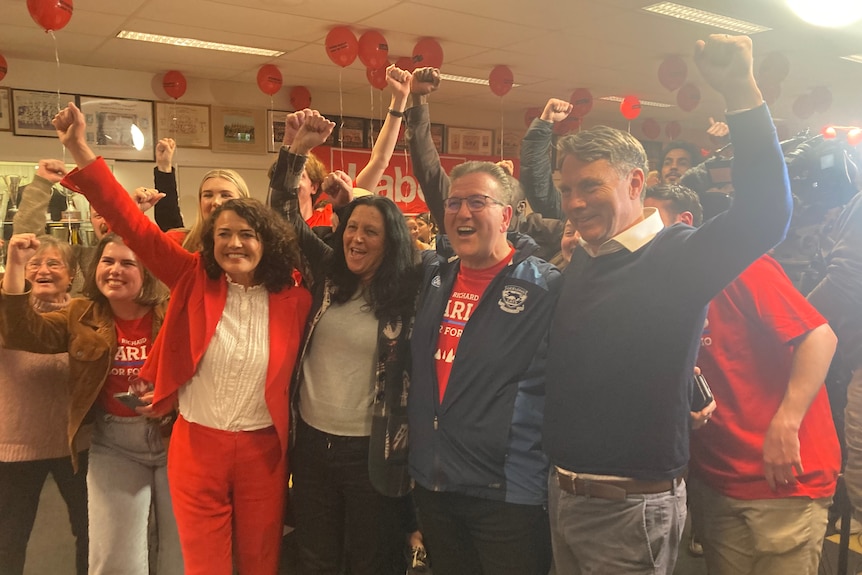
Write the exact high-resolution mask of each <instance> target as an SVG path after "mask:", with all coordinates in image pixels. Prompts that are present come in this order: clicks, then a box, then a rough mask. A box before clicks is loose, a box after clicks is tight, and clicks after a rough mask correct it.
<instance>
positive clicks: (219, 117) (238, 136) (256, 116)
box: [212, 106, 269, 154]
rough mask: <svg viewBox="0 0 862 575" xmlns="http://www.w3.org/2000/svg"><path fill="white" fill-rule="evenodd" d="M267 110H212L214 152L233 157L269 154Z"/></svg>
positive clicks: (223, 108) (232, 108)
mask: <svg viewBox="0 0 862 575" xmlns="http://www.w3.org/2000/svg"><path fill="white" fill-rule="evenodd" d="M268 137H269V136H268V134H267V128H266V110H264V109H257V108H235V107H227V106H213V107H212V151H213V152H224V153H231V154H266V151H267V139H268Z"/></svg>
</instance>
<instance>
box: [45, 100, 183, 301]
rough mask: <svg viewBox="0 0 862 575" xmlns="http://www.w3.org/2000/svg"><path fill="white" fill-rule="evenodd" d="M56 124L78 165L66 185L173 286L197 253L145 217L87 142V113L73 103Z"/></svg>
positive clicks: (67, 177)
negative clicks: (82, 197) (186, 248)
mask: <svg viewBox="0 0 862 575" xmlns="http://www.w3.org/2000/svg"><path fill="white" fill-rule="evenodd" d="M54 127H55V128H56V129H57V136H58V137H59V138H60V141H61V142H62V143H63V145H64V146H66V149H67V150H69V152H70V153H71V154H72V157H73V158H74V159H75V163H77V164H78V168H77V169H75V170H73V171H72V172H70V173H69V175H67V176H66V178H65V179H64V180H63V184H64V185H65V186H66V187H67V188H69V189H73V190H75V191H76V192H78V193H80V194H83V195H84V196H86V198H87V199H88V200H89V201H90V203H91V204H92V205H93V207H95V208H96V210H97V211H98V212H99V214H101V215H102V216H103V217H104V218H105V221H106V222H107V223H108V225H109V226H110V227H111V229H112V230H113V231H114V232H116V233H117V234H118V235H120V236H121V237H122V238H123V241H124V242H125V243H126V245H128V246H129V248H131V249H132V251H134V252H135V254H136V255H137V256H138V257H139V258H140V259H141V261H142V262H143V264H144V265H145V266H146V267H147V268H148V269H149V270H150V271H152V272H153V274H155V276H156V277H158V278H159V279H160V280H162V281H163V282H165V283H166V284H167V285H168V286H173V285H174V284H175V283H176V282H177V281H178V280H179V278H180V277H181V276H182V275H183V274H184V273H185V272H186V271H187V270H188V269H189V268H190V267H192V266H194V265H195V259H196V258H197V256H196V255H193V254H190V253H189V252H187V251H185V250H184V249H183V248H182V246H180V245H179V244H178V243H176V242H175V241H173V240H171V239H170V238H169V237H167V236H166V235H165V234H164V232H162V231H161V230H160V229H159V228H158V226H157V225H156V224H155V223H154V222H153V221H151V220H150V219H149V218H148V217H147V216H145V215H144V214H143V213H142V212H141V210H140V209H139V208H138V205H137V204H136V203H135V201H134V200H132V198H131V197H130V196H129V193H128V192H127V191H126V190H125V189H123V186H121V185H120V183H119V182H118V181H117V179H116V178H115V177H114V175H113V174H112V173H111V170H110V169H109V168H108V166H107V164H105V162H104V160H102V159H101V158H97V157H96V155H95V154H94V153H93V150H91V149H90V146H89V145H88V144H87V140H86V133H85V130H86V123H85V121H84V115H83V114H82V113H81V110H79V109H78V108H77V106H75V104H73V103H69V105H68V106H67V107H66V108H65V109H64V110H62V111H61V112H60V113H59V114H57V115H56V116H55V117H54Z"/></svg>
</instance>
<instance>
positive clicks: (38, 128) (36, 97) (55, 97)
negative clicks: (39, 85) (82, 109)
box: [11, 90, 78, 138]
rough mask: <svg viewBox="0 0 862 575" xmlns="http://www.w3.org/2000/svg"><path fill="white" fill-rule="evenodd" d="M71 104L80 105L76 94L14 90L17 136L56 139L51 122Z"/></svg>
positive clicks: (14, 115) (14, 122)
mask: <svg viewBox="0 0 862 575" xmlns="http://www.w3.org/2000/svg"><path fill="white" fill-rule="evenodd" d="M69 102H74V103H75V104H78V96H76V95H75V94H63V93H60V94H57V92H40V91H36V90H12V116H11V119H12V128H13V131H14V132H15V135H16V136H39V137H42V138H56V137H57V131H56V130H54V125H53V124H52V123H51V120H53V119H54V116H56V115H57V112H59V111H60V110H62V109H63V108H65V107H66V105H67V104H68V103H69Z"/></svg>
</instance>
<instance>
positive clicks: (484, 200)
mask: <svg viewBox="0 0 862 575" xmlns="http://www.w3.org/2000/svg"><path fill="white" fill-rule="evenodd" d="M464 202H467V209H468V210H470V211H471V212H481V211H482V210H484V209H485V207H486V206H487V205H488V204H489V203H491V204H497V205H498V206H504V205H505V204H504V203H503V202H501V201H500V200H498V199H497V198H492V197H491V196H487V195H483V194H475V195H473V196H467V197H466V198H455V197H451V196H450V197H448V198H446V199H445V200H444V201H443V206H444V207H445V208H446V212H447V213H450V214H457V213H458V211H459V210H460V209H461V204H463V203H464Z"/></svg>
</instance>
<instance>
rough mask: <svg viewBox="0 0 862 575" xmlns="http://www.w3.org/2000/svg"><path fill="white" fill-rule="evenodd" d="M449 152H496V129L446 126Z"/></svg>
mask: <svg viewBox="0 0 862 575" xmlns="http://www.w3.org/2000/svg"><path fill="white" fill-rule="evenodd" d="M446 150H447V153H448V154H468V155H474V156H490V155H492V154H493V153H494V130H485V129H482V128H452V127H447V128H446Z"/></svg>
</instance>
